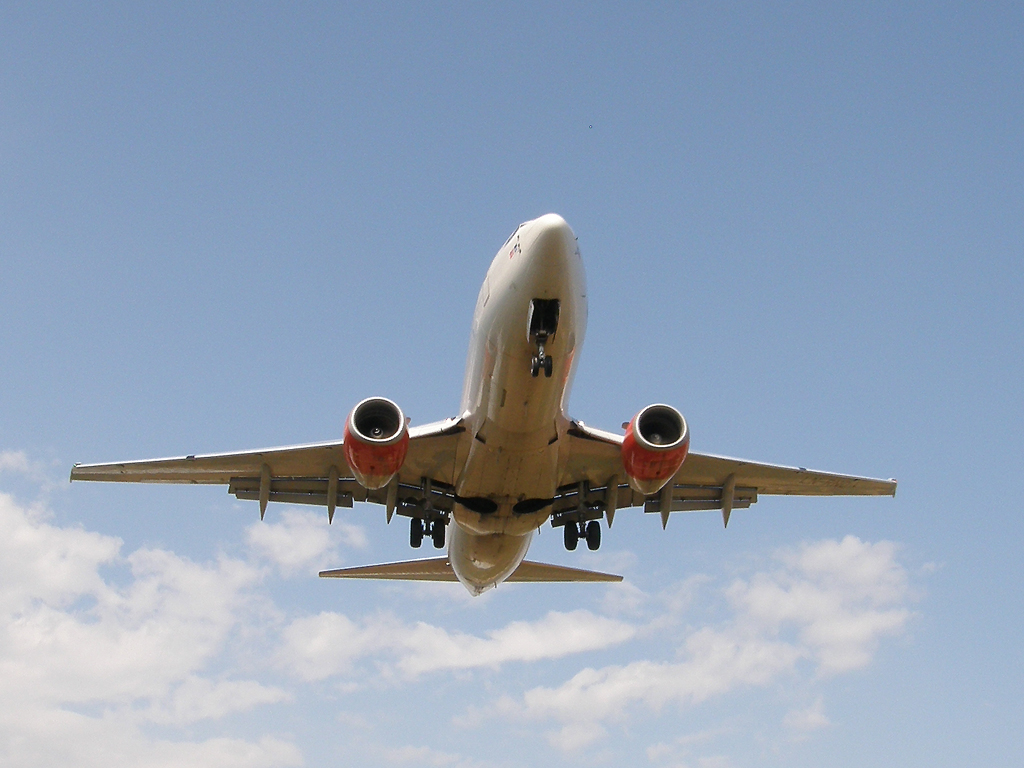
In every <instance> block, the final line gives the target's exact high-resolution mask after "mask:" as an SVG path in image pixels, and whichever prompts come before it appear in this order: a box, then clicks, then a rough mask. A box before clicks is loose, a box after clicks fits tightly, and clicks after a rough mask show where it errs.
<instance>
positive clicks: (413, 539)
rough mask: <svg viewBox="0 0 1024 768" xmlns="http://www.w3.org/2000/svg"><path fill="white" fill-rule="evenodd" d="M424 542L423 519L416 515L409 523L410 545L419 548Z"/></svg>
mask: <svg viewBox="0 0 1024 768" xmlns="http://www.w3.org/2000/svg"><path fill="white" fill-rule="evenodd" d="M422 543H423V521H422V520H420V519H419V518H418V517H414V518H413V519H412V521H411V522H410V523H409V546H410V547H412V548H413V549H419V548H420V544H422Z"/></svg>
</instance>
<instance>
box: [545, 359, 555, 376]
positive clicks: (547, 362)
mask: <svg viewBox="0 0 1024 768" xmlns="http://www.w3.org/2000/svg"><path fill="white" fill-rule="evenodd" d="M552 365H553V362H552V360H551V358H550V357H545V358H544V375H545V376H546V377H547V378H549V379H550V378H551V370H552V369H551V366H552Z"/></svg>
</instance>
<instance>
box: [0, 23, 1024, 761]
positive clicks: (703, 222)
mask: <svg viewBox="0 0 1024 768" xmlns="http://www.w3.org/2000/svg"><path fill="white" fill-rule="evenodd" d="M0 39H2V40H3V45H0V212H2V214H0V361H2V362H0V373H2V378H0V381H2V384H0V494H2V495H0V516H2V517H3V519H4V522H3V526H4V529H5V530H6V531H8V535H6V536H5V537H3V539H2V540H0V550H2V555H0V667H2V669H3V672H2V674H0V690H2V695H0V701H2V702H3V703H2V704H0V708H2V710H0V711H3V717H0V734H2V736H0V755H2V756H3V757H4V760H5V761H6V762H10V763H12V764H19V765H52V764H54V763H55V762H56V761H57V760H61V759H63V760H71V761H72V762H75V763H76V764H80V765H89V764H97V765H98V764H102V765H104V766H109V765H112V764H113V765H121V764H123V765H129V764H130V765H154V766H156V765H159V766H165V765H178V764H185V763H188V764H195V763H197V762H201V763H203V764H207V765H218V766H219V765H224V766H279V765H280V766H284V765H321V764H328V763H331V762H335V763H337V762H346V763H351V764H359V765H380V766H393V765H394V766H401V765H424V764H426V765H436V766H525V765H566V764H570V765H572V764H585V765H595V764H597V765H618V764H623V763H627V762H628V763H631V764H637V765H651V766H655V767H656V768H659V767H661V766H704V767H708V768H712V767H717V766H747V765H786V766H793V765H796V766H801V765H807V766H811V765H822V764H828V765H837V766H844V765H849V766H860V765H865V764H876V765H882V764H900V765H922V766H924V765H928V766H932V765H962V764H965V763H972V764H981V763H984V764H988V765H993V766H1000V765H1017V764H1019V762H1020V759H1021V747H1020V736H1019V734H1020V732H1021V729H1022V726H1024V708H1022V705H1021V703H1020V695H1019V692H1020V690H1022V688H1024V679H1022V670H1024V659H1022V651H1021V648H1022V646H1021V643H1020V640H1019V638H1020V636H1021V635H1022V634H1024V620H1022V608H1024V606H1022V598H1021V596H1020V591H1019V587H1018V585H1019V583H1020V582H1021V578H1022V576H1024V568H1022V565H1021V558H1020V549H1021V545H1022V544H1024V536H1022V533H1024V524H1022V522H1021V516H1020V514H1019V513H1018V511H1017V499H1016V495H1017V494H1016V485H1017V483H1018V482H1019V480H1020V478H1021V476H1022V470H1024V466H1022V459H1021V457H1022V455H1024V440H1022V437H1021V434H1022V427H1024V423H1022V422H1024V419H1022V397H1021V380H1022V353H1021V349H1022V346H1024V317H1022V315H1024V313H1022V309H1021V307H1022V303H1024V268H1022V264H1024V218H1022V216H1021V211H1022V210H1024V184H1022V179H1024V157H1022V153H1024V150H1022V146H1024V142H1022V141H1021V137H1022V135H1024V99H1022V97H1021V93H1022V83H1024V12H1022V11H1021V9H1020V7H1019V6H1017V5H1015V4H998V3H989V4H985V5H984V6H983V7H979V6H977V5H969V4H948V3H940V4H934V3H929V4H901V5H899V6H898V7H893V6H892V4H882V3H878V4H860V5H858V6H856V7H852V6H851V7H848V8H837V7H829V8H825V7H824V6H822V5H820V4H818V5H815V4H796V3H791V4H778V5H773V6H764V5H762V4H742V3H732V4H715V5H713V6H711V7H708V8H704V7H698V6H692V5H682V4H680V5H673V4H665V5H662V4H659V5H652V4H642V5H637V4H628V5H625V4H624V5H611V4H595V3H587V4H577V5H561V6H559V7H557V8H551V7H549V6H548V5H546V4H536V5H531V4H520V5H515V6H510V7H506V8H504V9H502V10H497V9H492V8H484V7H479V8H477V7H470V6H465V5H434V6H424V5H421V4H377V5H374V6H372V7H370V8H359V7H340V6H338V7H336V6H334V5H330V4H323V5H320V4H301V5H297V6H294V7H290V8H288V9H282V8H278V7H277V6H275V5H272V4H257V3H247V4H231V5H229V4H219V5H216V6H213V7H210V6H208V5H205V4H195V5H185V4H181V5H167V4H148V5H147V6H146V7H144V8H140V7H137V6H136V5H134V4H123V5H116V4H102V5H95V6H89V7H83V6H74V5H69V6H63V5H48V6H45V7H44V6H40V5H38V4H18V3H8V4H5V5H4V7H3V9H2V10H0ZM548 211H555V212H558V213H561V214H562V215H563V216H565V217H566V219H567V220H568V221H569V223H570V225H571V226H572V227H573V228H574V230H575V232H576V234H577V236H578V238H579V242H580V246H581V251H582V254H583V258H584V261H585V265H586V269H587V276H588V281H589V294H590V302H591V303H590V325H589V328H588V335H587V339H586V344H585V346H584V348H583V351H582V357H581V362H580V368H579V372H578V375H577V379H576V383H575V388H574V391H573V397H572V403H571V405H572V413H573V415H574V416H576V417H577V418H581V419H583V420H585V421H587V422H588V423H590V424H593V425H594V426H599V427H604V428H609V429H611V428H614V427H615V426H616V425H618V424H619V423H620V422H622V421H624V420H626V419H628V418H629V417H630V416H632V414H633V413H635V412H636V411H637V410H638V409H639V408H641V407H642V406H644V405H646V404H648V403H651V402H656V401H664V402H670V403H673V404H675V405H676V406H678V407H679V408H680V409H681V410H682V412H683V413H684V414H685V415H686V417H687V420H688V421H689V424H690V429H691V433H692V440H693V443H692V445H693V449H694V450H698V451H703V452H712V453H724V454H728V455H736V456H743V457H747V458H752V459H758V460H763V461H774V462H779V463H789V464H798V465H801V466H811V467H815V468H821V469H828V470H833V471H842V472H850V473H856V474H865V475H873V476H883V477H888V476H895V477H897V478H898V479H899V483H900V485H899V492H898V495H897V497H896V498H895V499H813V500H810V499H774V498H763V499H762V500H761V501H759V502H758V503H757V505H755V506H754V507H753V508H751V509H750V510H749V511H737V512H736V513H734V515H733V518H732V521H731V523H730V527H729V529H728V530H727V531H723V530H722V526H721V520H720V518H719V517H718V516H717V515H716V514H714V513H707V514H693V515H677V516H675V517H673V519H672V520H671V521H670V524H669V526H668V529H667V531H664V532H663V531H662V530H661V528H660V525H659V522H658V521H657V520H656V519H653V518H652V517H651V516H644V515H643V514H642V513H640V512H639V511H636V512H634V513H632V514H629V513H626V512H622V513H620V515H619V516H618V517H617V518H616V523H615V526H614V528H612V529H611V531H607V532H606V534H605V541H604V544H603V546H602V549H601V551H600V552H599V553H590V552H586V551H577V552H575V553H567V552H564V550H562V548H561V543H560V537H559V536H557V535H556V534H554V533H553V532H552V531H550V529H545V530H544V531H543V532H542V534H541V535H540V537H539V538H538V539H537V540H536V542H535V544H534V547H533V549H532V550H531V556H532V557H534V558H535V559H539V560H543V561H551V562H559V563H565V564H568V565H574V566H579V567H594V568H602V569H612V570H617V571H618V572H621V573H624V574H625V576H626V581H625V583H624V584H623V585H621V586H612V587H604V586H593V585H566V586H557V585H552V586H542V587H537V586H527V585H507V586H506V587H502V588H500V589H498V590H496V591H494V592H492V593H489V594H488V595H486V596H484V597H483V598H480V599H477V600H471V599H469V598H468V596H467V595H466V594H465V593H464V591H463V590H461V588H460V587H458V586H457V585H454V586H453V585H441V586H422V585H420V586H417V585H388V584H374V583H352V584H347V583H335V582H323V581H321V580H318V579H317V578H316V577H315V573H316V571H317V570H318V569H319V568H321V567H326V566H331V565H338V564H360V563H368V562H377V561H382V560H390V559H400V558H405V557H408V556H409V555H410V550H409V549H408V545H407V531H406V529H405V528H404V527H403V526H401V525H397V524H396V525H392V526H391V527H386V526H385V525H384V519H383V517H384V516H383V512H382V511H380V510H378V509H376V508H372V507H363V508H359V507H357V508H355V509H353V510H347V511H343V512H342V513H341V514H340V515H339V517H338V518H336V520H335V524H334V525H333V526H332V527H330V528H327V526H326V514H325V513H323V511H322V510H315V509H311V508H305V509H295V508H288V507H284V506H281V505H272V506H271V508H270V509H269V510H268V514H267V521H266V522H265V523H263V524H262V525H261V524H260V523H259V522H258V509H257V507H256V505H255V504H253V503H247V502H237V501H235V500H234V499H233V497H230V496H228V495H227V494H226V493H225V492H224V490H223V489H221V488H185V487H142V486H123V487H121V486H104V485H90V484H75V485H74V486H70V485H68V484H67V483H66V482H65V481H66V478H67V474H68V472H69V469H70V466H71V464H72V463H73V462H76V461H106V460H116V459H127V458H146V457H153V456H166V455H180V454H186V453H195V452H204V451H219V450H232V449H243V448H254V447H260V446H267V445H278V444H289V443H297V442H305V441H316V440H325V439H331V438H335V437H337V436H339V435H340V434H341V428H342V423H343V420H344V418H345V416H346V414H347V413H348V411H349V410H350V409H351V407H352V405H354V404H355V403H356V402H357V401H359V400H360V399H362V398H364V397H367V396H369V395H374V394H382V395H386V396H388V397H391V398H393V399H395V400H396V401H397V402H398V403H399V404H400V405H401V406H402V408H403V410H405V412H406V413H407V414H408V415H409V416H411V417H412V419H413V421H414V423H421V424H422V423H425V422H428V421H433V420H436V419H439V418H443V417H445V416H449V415H453V414H454V412H455V410H456V408H457V405H458V398H459V391H460V387H461V384H462V375H463V366H464V360H465V353H466V345H467V341H468V332H469V322H470V318H471V313H472V308H473V303H474V301H475V297H476V293H477V291H478V289H479V285H480V282H481V280H482V278H483V275H484V272H485V270H486V267H487V265H488V263H489V261H490V258H491V256H492V255H493V253H494V252H495V251H496V249H497V248H498V246H500V244H501V243H502V242H503V241H504V239H505V238H506V236H507V235H508V233H509V232H510V231H511V230H512V229H513V228H514V227H515V226H516V225H517V224H518V223H520V222H521V221H523V220H526V219H529V218H533V217H535V216H537V215H540V214H542V213H545V212H548Z"/></svg>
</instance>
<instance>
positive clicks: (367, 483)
mask: <svg viewBox="0 0 1024 768" xmlns="http://www.w3.org/2000/svg"><path fill="white" fill-rule="evenodd" d="M408 450H409V427H408V425H407V423H406V420H405V415H404V414H403V413H402V409H401V408H399V407H398V406H397V405H395V404H394V403H393V402H391V401H390V400H388V399H387V398H385V397H369V398H367V399H366V400H363V401H362V402H361V403H359V404H358V405H357V406H356V407H355V408H353V409H352V413H350V414H349V417H348V420H347V421H346V422H345V459H346V460H347V461H348V466H349V468H350V469H351V470H352V474H353V475H355V478H356V480H357V481H359V484H360V485H361V486H363V487H364V488H366V489H368V490H371V491H372V490H376V489H377V488H383V487H384V486H385V485H387V484H388V483H390V482H391V478H393V477H394V476H395V474H396V473H397V472H398V470H400V469H401V468H402V464H403V463H405V454H406V452H407V451H408Z"/></svg>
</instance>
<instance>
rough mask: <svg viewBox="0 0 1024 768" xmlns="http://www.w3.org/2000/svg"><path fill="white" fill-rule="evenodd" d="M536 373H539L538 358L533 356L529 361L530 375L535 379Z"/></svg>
mask: <svg viewBox="0 0 1024 768" xmlns="http://www.w3.org/2000/svg"><path fill="white" fill-rule="evenodd" d="M538 373H540V358H539V357H536V356H534V357H533V359H532V360H530V375H531V376H533V378H535V379H536V378H537V374H538Z"/></svg>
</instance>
